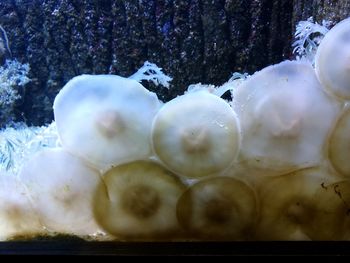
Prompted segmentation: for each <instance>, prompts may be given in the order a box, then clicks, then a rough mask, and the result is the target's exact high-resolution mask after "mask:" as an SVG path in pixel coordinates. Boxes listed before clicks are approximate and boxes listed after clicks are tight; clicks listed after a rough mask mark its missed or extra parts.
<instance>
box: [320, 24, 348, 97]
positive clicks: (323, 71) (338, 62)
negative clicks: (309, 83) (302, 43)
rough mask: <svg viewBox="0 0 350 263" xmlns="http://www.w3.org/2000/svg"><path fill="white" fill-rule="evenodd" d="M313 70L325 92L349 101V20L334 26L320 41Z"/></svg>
mask: <svg viewBox="0 0 350 263" xmlns="http://www.w3.org/2000/svg"><path fill="white" fill-rule="evenodd" d="M315 68H316V73H317V77H318V78H319V80H320V82H321V83H322V85H323V87H324V88H325V90H327V91H328V92H329V93H330V94H333V95H335V96H337V97H338V98H340V99H342V100H349V99H350V84H349V83H350V18H348V19H345V20H343V21H341V22H340V23H338V24H337V25H336V26H334V27H333V28H332V29H331V30H330V31H329V32H328V33H327V34H326V35H325V37H324V38H323V39H322V41H321V44H320V46H319V47H318V49H317V52H316V57H315Z"/></svg>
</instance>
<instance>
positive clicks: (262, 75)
mask: <svg viewBox="0 0 350 263" xmlns="http://www.w3.org/2000/svg"><path fill="white" fill-rule="evenodd" d="M233 108H234V109H235V111H236V112H237V114H238V117H239V120H240V122H241V129H242V135H243V139H242V147H241V158H242V159H243V160H244V161H247V162H248V163H249V164H250V165H253V166H255V167H258V168H267V169H272V170H276V171H280V172H286V171H289V170H291V169H292V170H293V169H296V168H300V167H305V166H312V165H315V164H317V163H318V162H319V161H320V159H321V158H322V154H323V146H324V143H325V141H326V139H327V135H328V133H329V131H330V130H331V128H332V126H333V125H334V120H335V119H336V116H337V114H338V113H339V110H340V107H339V105H338V103H337V102H336V100H333V99H332V98H331V97H329V96H327V94H326V93H325V92H324V91H323V90H322V88H321V86H320V83H319V82H318V80H317V78H316V75H315V73H314V70H313V68H312V66H311V65H309V64H308V63H306V62H297V61H285V62H282V63H280V64H277V65H273V66H269V67H267V68H265V69H263V70H261V71H259V72H257V73H255V74H254V75H253V76H251V77H250V78H248V80H246V81H245V82H244V83H243V84H242V85H241V86H239V87H238V88H237V89H236V90H234V91H233Z"/></svg>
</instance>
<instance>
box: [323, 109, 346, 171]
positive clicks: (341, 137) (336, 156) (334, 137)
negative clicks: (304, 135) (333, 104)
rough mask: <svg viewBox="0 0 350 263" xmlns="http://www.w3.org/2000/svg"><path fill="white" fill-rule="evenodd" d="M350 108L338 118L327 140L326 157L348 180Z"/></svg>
mask: <svg viewBox="0 0 350 263" xmlns="http://www.w3.org/2000/svg"><path fill="white" fill-rule="evenodd" d="M349 135H350V108H347V109H346V110H345V111H344V112H343V113H342V115H341V116H340V118H339V120H338V121H337V124H336V126H335V128H334V130H333V132H332V134H331V136H330V139H329V148H328V157H329V160H330V161H331V163H332V164H333V166H334V168H335V169H336V170H337V172H339V173H340V174H342V175H344V176H347V177H349V178H350V136H349Z"/></svg>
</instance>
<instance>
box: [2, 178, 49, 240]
mask: <svg viewBox="0 0 350 263" xmlns="http://www.w3.org/2000/svg"><path fill="white" fill-rule="evenodd" d="M0 200H1V202H0V240H1V241H6V240H10V239H16V238H27V239H29V238H30V237H34V236H36V235H41V234H46V231H45V228H44V226H43V225H42V224H41V222H40V220H39V216H38V214H37V213H36V211H35V210H34V209H33V207H32V205H31V203H30V201H29V197H28V195H27V193H26V191H25V187H24V186H23V184H22V183H21V182H20V181H19V180H18V178H17V177H16V176H14V175H7V174H0Z"/></svg>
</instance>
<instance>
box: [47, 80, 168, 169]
mask: <svg viewBox="0 0 350 263" xmlns="http://www.w3.org/2000/svg"><path fill="white" fill-rule="evenodd" d="M160 106H161V102H160V101H159V100H158V98H157V96H156V95H155V94H154V93H152V92H149V91H148V90H146V89H145V88H144V87H143V86H142V85H141V84H139V83H138V82H136V81H135V80H131V79H127V78H122V77H119V76H113V75H95V76H93V75H81V76H78V77H75V78H73V79H72V80H70V81H69V82H68V83H67V84H66V85H65V86H64V87H63V89H62V90H61V91H60V93H59V94H58V95H57V97H56V99H55V102H54V115H55V120H56V125H57V130H58V133H59V137H60V139H61V142H62V146H63V147H64V148H66V149H67V150H68V151H70V152H72V153H74V154H76V155H78V156H80V157H83V158H85V159H87V160H89V161H90V162H92V163H94V164H95V165H96V166H97V167H98V168H100V169H101V170H108V169H109V168H110V167H111V166H113V165H117V164H120V163H123V162H127V161H133V160H138V159H147V158H148V157H149V156H150V155H151V144H150V132H151V123H152V119H153V117H154V116H155V114H156V113H157V111H158V109H159V107H160Z"/></svg>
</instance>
